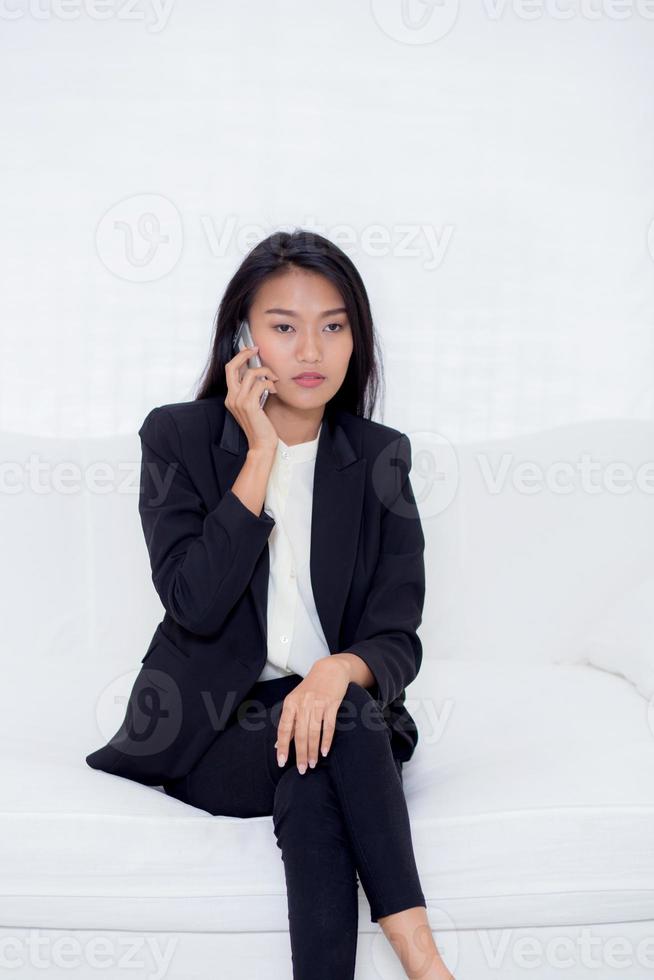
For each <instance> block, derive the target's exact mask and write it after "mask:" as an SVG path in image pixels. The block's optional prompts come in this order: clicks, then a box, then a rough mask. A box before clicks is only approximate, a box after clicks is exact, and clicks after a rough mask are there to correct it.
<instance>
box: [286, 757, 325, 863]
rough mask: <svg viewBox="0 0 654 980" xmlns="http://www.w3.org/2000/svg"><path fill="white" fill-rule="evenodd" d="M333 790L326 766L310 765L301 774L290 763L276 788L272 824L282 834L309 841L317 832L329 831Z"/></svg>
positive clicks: (321, 833)
mask: <svg viewBox="0 0 654 980" xmlns="http://www.w3.org/2000/svg"><path fill="white" fill-rule="evenodd" d="M335 802H336V801H335V799H334V790H333V787H332V785H331V781H330V779H329V773H328V772H327V770H326V769H321V768H320V767H318V768H316V769H307V771H306V772H305V773H304V775H302V774H301V773H300V772H299V770H298V768H297V766H290V767H289V768H288V769H287V770H286V772H285V773H284V774H283V776H282V777H281V779H280V780H279V782H278V783H277V788H276V790H275V799H274V802H273V828H274V831H275V836H276V837H277V841H278V844H279V840H280V836H281V834H282V833H283V832H286V833H287V835H288V836H289V837H293V838H294V839H297V840H299V841H300V842H304V843H306V842H307V841H308V840H310V839H311V838H312V837H315V836H316V835H321V836H322V835H324V834H325V833H329V814H330V813H333V812H335V809H337V807H336V808H335V806H334V804H335Z"/></svg>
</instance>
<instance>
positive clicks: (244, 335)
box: [233, 320, 268, 408]
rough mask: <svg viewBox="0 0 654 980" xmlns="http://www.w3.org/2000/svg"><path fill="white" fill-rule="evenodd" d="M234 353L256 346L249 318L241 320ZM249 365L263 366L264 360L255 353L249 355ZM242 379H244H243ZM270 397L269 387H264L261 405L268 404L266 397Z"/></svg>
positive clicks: (235, 339)
mask: <svg viewBox="0 0 654 980" xmlns="http://www.w3.org/2000/svg"><path fill="white" fill-rule="evenodd" d="M233 346H234V353H235V354H238V352H239V351H241V350H243V349H244V348H245V347H254V339H253V337H252V331H251V330H250V324H249V323H248V321H247V320H241V322H240V323H239V325H238V328H237V329H236V331H235V332H234V345H233ZM248 367H251V368H257V367H263V362H262V360H261V358H260V357H259V355H258V354H257V353H254V354H253V355H252V357H248ZM241 380H242V379H241ZM267 398H268V389H267V388H264V390H263V391H262V392H261V397H260V398H259V405H260V407H261V408H263V406H264V405H265V404H266V399H267Z"/></svg>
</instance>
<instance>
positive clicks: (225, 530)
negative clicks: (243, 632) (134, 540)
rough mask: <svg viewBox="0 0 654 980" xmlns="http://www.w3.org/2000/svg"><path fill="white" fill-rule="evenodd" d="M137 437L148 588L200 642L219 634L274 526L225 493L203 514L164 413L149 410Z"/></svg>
mask: <svg viewBox="0 0 654 980" xmlns="http://www.w3.org/2000/svg"><path fill="white" fill-rule="evenodd" d="M138 434H139V436H140V438H141V445H142V462H141V483H140V488H139V505H138V506H139V514H140V517H141V524H142V526H143V533H144V535H145V542H146V545H147V549H148V553H149V556H150V565H151V568H152V582H153V584H154V587H155V589H156V591H157V593H158V595H159V598H160V599H161V602H162V604H163V606H164V608H165V609H166V611H167V612H168V613H169V614H170V615H171V616H172V618H173V619H174V620H176V622H178V623H179V624H180V625H181V626H183V627H185V628H186V629H188V630H191V631H192V632H194V633H199V634H203V635H209V634H211V633H214V632H217V631H218V630H220V628H221V626H222V625H223V623H224V621H225V619H226V617H227V615H228V614H229V612H230V610H231V609H232V608H233V607H234V605H235V603H236V602H237V601H238V599H239V598H240V596H241V595H242V593H243V592H244V591H245V589H246V587H247V585H248V583H249V582H250V579H251V578H252V574H253V572H254V568H255V566H256V563H257V560H258V558H259V556H260V554H261V551H262V550H263V548H264V547H265V545H266V542H267V540H268V537H269V535H270V532H271V531H272V529H273V527H274V526H275V521H274V520H273V518H271V517H270V516H269V515H268V514H266V513H265V511H263V510H262V513H261V515H260V516H258V517H257V516H256V515H255V514H253V513H252V511H251V510H250V509H249V508H248V507H246V506H245V504H243V503H242V501H241V500H240V499H239V498H238V497H237V496H236V494H235V493H233V492H232V490H231V489H229V490H227V492H226V493H225V494H224V495H223V496H222V498H221V499H220V501H219V502H218V504H217V505H216V507H214V509H213V510H211V511H207V508H206V506H205V505H204V502H203V500H202V498H201V497H200V495H199V494H198V491H197V489H196V488H195V486H194V484H193V482H192V480H191V479H190V477H189V474H188V470H187V468H186V466H185V465H184V460H183V454H182V447H181V439H180V435H179V431H178V429H177V425H176V423H175V420H174V418H173V416H172V415H171V414H170V412H168V411H167V409H165V408H163V407H157V408H154V409H152V411H151V412H150V413H149V414H148V415H147V416H146V418H145V420H144V422H143V424H142V426H141V428H140V429H139V433H138Z"/></svg>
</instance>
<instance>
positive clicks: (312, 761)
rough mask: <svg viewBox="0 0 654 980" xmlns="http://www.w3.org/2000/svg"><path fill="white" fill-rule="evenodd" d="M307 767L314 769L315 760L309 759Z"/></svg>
mask: <svg viewBox="0 0 654 980" xmlns="http://www.w3.org/2000/svg"><path fill="white" fill-rule="evenodd" d="M309 765H310V766H311V768H312V769H315V768H316V760H315V759H309Z"/></svg>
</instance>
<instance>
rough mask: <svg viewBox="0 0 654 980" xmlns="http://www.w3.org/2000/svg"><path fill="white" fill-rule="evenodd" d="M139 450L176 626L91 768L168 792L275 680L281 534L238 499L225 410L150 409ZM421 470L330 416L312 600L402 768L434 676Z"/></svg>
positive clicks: (152, 649) (151, 655) (397, 437)
mask: <svg viewBox="0 0 654 980" xmlns="http://www.w3.org/2000/svg"><path fill="white" fill-rule="evenodd" d="M139 435H140V437H141V444H142V463H141V484H140V496H139V513H140V516H141V523H142V525H143V531H144V534H145V540H146V544H147V548H148V552H149V556H150V564H151V567H152V581H153V583H154V587H155V589H156V590H157V593H158V595H159V597H160V599H161V602H162V604H163V606H164V610H165V613H164V617H163V619H162V621H161V622H160V623H159V625H158V626H157V627H156V629H155V631H154V635H153V637H152V641H151V642H150V645H149V647H148V649H147V651H146V653H145V656H144V657H143V659H142V661H141V662H142V663H143V667H142V668H141V670H140V672H139V674H138V676H137V678H136V680H135V682H134V685H133V687H132V690H131V693H130V697H129V701H128V705H127V709H126V713H125V718H124V721H123V723H122V725H121V727H120V729H119V730H118V732H117V733H116V734H115V735H114V736H113V737H112V738H111V739H110V741H109V742H108V743H107V744H106V745H104V746H103V747H102V748H99V749H97V750H96V751H94V752H91V754H90V755H88V756H86V762H87V763H88V764H89V766H91V767H92V768H94V769H102V770H104V771H105V772H108V773H113V774H115V775H118V776H123V777H125V778H127V779H133V780H136V781H137V782H140V783H144V784H145V785H149V786H159V785H162V784H163V783H164V782H167V781H168V780H172V779H177V778H179V777H181V776H183V775H185V774H186V773H187V772H188V771H189V770H190V769H191V768H192V767H193V765H194V764H195V763H196V762H197V761H198V760H199V759H200V757H201V756H202V755H203V753H204V752H205V750H206V749H207V748H208V746H209V745H210V744H211V742H212V741H213V739H214V738H215V737H216V735H217V734H218V733H219V732H221V731H223V730H224V729H225V728H226V726H227V724H228V723H229V721H230V719H232V718H233V717H234V714H235V712H236V710H237V708H238V706H239V705H240V703H241V702H242V701H243V700H244V698H245V696H246V694H247V693H248V691H249V690H250V688H251V687H252V685H253V684H254V683H255V681H256V680H257V678H258V677H259V674H260V673H261V671H262V669H263V666H264V663H265V661H266V657H267V642H266V635H267V622H266V604H267V595H268V574H269V551H268V547H267V542H268V537H269V535H270V532H271V531H272V529H273V527H274V526H275V521H274V520H273V519H272V518H271V517H270V516H269V515H268V514H266V513H265V511H264V510H263V509H262V511H261V513H260V514H259V515H258V516H257V515H255V514H253V513H252V511H251V510H249V509H248V508H247V507H246V506H245V505H244V504H243V503H242V502H241V501H240V500H239V498H238V497H237V496H236V494H234V493H233V492H232V490H231V487H232V485H233V483H234V481H235V479H236V477H237V476H238V473H239V471H240V470H241V468H242V466H243V464H244V462H245V457H246V453H247V451H248V442H247V438H246V435H245V433H244V431H243V430H242V429H241V427H240V425H239V424H238V423H237V421H236V419H235V418H234V416H233V415H232V414H231V412H230V411H229V410H228V409H227V408H226V407H225V399H224V396H222V395H221V396H216V397H213V398H207V399H200V400H198V401H191V402H181V403H175V404H170V405H162V406H159V407H157V408H153V409H152V411H150V412H149V414H148V415H147V416H146V418H145V420H144V422H143V424H142V426H141V428H140V429H139ZM410 469H411V445H410V442H409V439H408V437H407V436H406V435H404V434H403V433H401V432H400V431H398V430H397V429H392V428H390V427H389V426H385V425H381V424H380V423H378V422H372V421H370V420H368V419H364V418H361V417H360V416H357V415H353V414H351V413H350V412H345V411H343V410H340V409H334V408H333V407H331V403H327V405H326V406H325V414H324V416H323V426H322V429H321V431H320V438H319V440H318V450H317V456H316V462H315V474H314V493H313V510H312V527H311V555H310V573H311V583H312V588H313V595H314V600H315V603H316V608H317V611H318V615H319V618H320V622H321V624H322V627H323V630H324V634H325V638H326V640H327V644H328V646H329V650H330V652H331V653H339V652H344V651H351V652H352V653H356V654H357V655H358V656H360V657H361V658H362V659H363V660H365V661H366V663H367V664H368V666H369V667H370V669H371V671H372V673H373V674H374V676H375V680H376V683H375V684H374V686H373V687H372V688H369V690H370V693H371V694H372V696H373V697H374V698H375V699H376V700H378V702H379V704H380V706H381V708H382V710H383V714H384V718H385V720H386V723H387V725H388V727H389V734H390V737H391V746H392V749H393V752H394V754H395V755H396V756H397V757H398V758H400V759H402V760H403V761H407V760H408V759H410V758H411V756H412V755H413V752H414V749H415V746H416V744H417V741H418V731H417V728H416V725H415V722H414V720H413V719H412V717H411V715H410V714H409V712H408V711H407V710H406V708H405V706H404V700H405V690H404V689H405V687H406V686H407V685H408V684H409V683H410V682H411V681H412V680H413V679H414V677H415V676H416V674H417V672H418V670H419V668H420V664H421V661H422V645H421V642H420V639H419V638H418V636H417V633H416V630H417V628H418V626H419V624H420V623H421V620H422V609H423V603H424V595H425V571H424V559H423V552H424V537H423V532H422V526H421V523H420V517H419V515H418V510H417V507H416V504H415V499H414V496H413V491H412V488H411V482H410V479H409V471H410Z"/></svg>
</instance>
